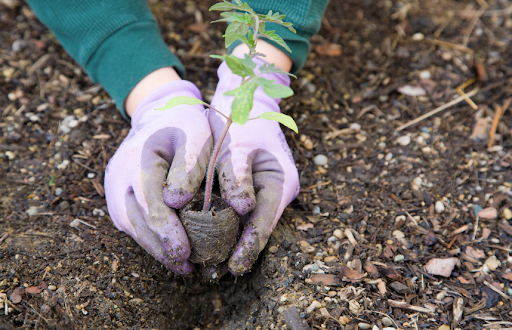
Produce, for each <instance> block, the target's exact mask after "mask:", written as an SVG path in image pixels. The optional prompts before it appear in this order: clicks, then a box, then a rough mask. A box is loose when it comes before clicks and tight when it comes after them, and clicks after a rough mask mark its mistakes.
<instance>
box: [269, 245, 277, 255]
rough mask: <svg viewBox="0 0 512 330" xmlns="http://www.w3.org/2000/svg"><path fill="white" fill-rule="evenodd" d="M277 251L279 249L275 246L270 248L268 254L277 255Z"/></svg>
mask: <svg viewBox="0 0 512 330" xmlns="http://www.w3.org/2000/svg"><path fill="white" fill-rule="evenodd" d="M278 250H279V248H278V247H277V246H271V247H270V248H269V249H268V252H270V253H277V251H278Z"/></svg>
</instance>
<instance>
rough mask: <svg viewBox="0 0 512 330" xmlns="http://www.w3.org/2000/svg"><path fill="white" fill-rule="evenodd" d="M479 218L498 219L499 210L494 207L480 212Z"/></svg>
mask: <svg viewBox="0 0 512 330" xmlns="http://www.w3.org/2000/svg"><path fill="white" fill-rule="evenodd" d="M478 216H479V217H480V218H482V219H488V220H492V219H496V218H497V217H498V210H496V209H495V208H494V207H486V208H485V209H483V210H482V211H480V212H478Z"/></svg>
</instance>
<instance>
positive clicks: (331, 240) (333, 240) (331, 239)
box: [327, 236, 337, 243]
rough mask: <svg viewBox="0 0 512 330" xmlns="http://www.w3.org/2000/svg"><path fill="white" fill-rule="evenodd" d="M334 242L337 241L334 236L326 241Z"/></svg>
mask: <svg viewBox="0 0 512 330" xmlns="http://www.w3.org/2000/svg"><path fill="white" fill-rule="evenodd" d="M336 240H337V238H336V236H331V237H329V238H328V239H327V242H331V243H334V242H336Z"/></svg>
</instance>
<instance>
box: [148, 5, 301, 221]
mask: <svg viewBox="0 0 512 330" xmlns="http://www.w3.org/2000/svg"><path fill="white" fill-rule="evenodd" d="M212 10H219V11H221V13H220V16H222V17H223V18H221V19H219V20H217V21H214V22H212V23H215V22H228V23H230V24H229V25H228V27H227V29H226V32H225V34H224V36H223V37H224V38H225V44H226V47H229V46H230V45H231V44H232V43H233V42H235V41H236V40H240V41H241V42H243V43H244V44H246V45H247V46H248V47H249V54H245V55H244V58H239V57H237V56H235V55H222V56H220V55H210V57H213V58H218V59H222V60H224V61H225V62H226V64H227V65H228V66H229V68H230V69H231V71H232V72H233V73H234V74H236V75H238V76H240V77H242V80H241V83H240V87H238V88H235V89H233V90H230V91H227V92H226V93H224V95H226V96H234V97H235V98H234V100H233V104H232V105H231V114H230V115H229V116H225V115H224V114H223V113H222V112H220V111H219V110H217V109H215V108H213V107H212V106H211V105H210V104H208V103H206V102H203V101H200V100H198V99H196V98H193V97H187V96H178V97H175V98H173V99H171V100H170V101H169V102H167V103H166V104H165V106H163V107H162V108H159V109H157V110H167V109H170V108H172V107H174V106H177V105H181V104H188V105H196V104H203V105H205V106H206V107H208V108H210V109H212V110H214V111H216V112H217V113H219V114H220V115H221V116H223V117H224V118H226V124H225V126H224V129H223V130H222V133H221V135H220V137H219V140H218V141H217V143H216V145H215V147H214V149H213V152H212V155H211V158H210V162H209V164H208V170H207V172H206V187H205V194H204V203H203V212H207V211H209V210H210V201H211V193H212V186H213V175H214V171H215V162H216V160H217V156H218V154H219V151H220V148H221V146H222V143H223V142H224V138H225V137H226V134H227V133H228V130H229V128H230V127H231V124H232V123H236V124H238V125H243V124H245V123H246V122H247V121H250V120H256V119H259V118H263V119H267V120H273V121H278V122H280V123H281V124H283V125H284V126H286V127H288V128H290V129H292V130H293V131H295V132H296V133H298V129H297V125H296V124H295V121H294V120H293V119H292V118H291V117H290V116H287V115H285V114H282V113H278V112H272V111H271V112H265V113H263V114H261V115H259V116H257V117H254V118H249V114H250V112H251V109H252V105H253V96H254V92H255V91H256V88H257V87H259V86H261V87H262V89H263V91H264V92H265V93H266V94H267V95H268V96H270V97H272V98H286V97H290V96H292V95H293V90H292V89H291V88H289V87H287V86H283V85H279V84H275V83H274V80H268V79H266V78H264V77H262V76H261V74H264V73H280V74H285V75H289V76H291V77H294V78H297V77H295V75H293V74H291V73H288V72H286V71H283V70H281V69H279V68H277V67H275V65H274V64H267V63H265V64H263V65H262V66H260V68H259V72H256V63H254V62H253V61H252V59H253V58H254V57H256V56H260V57H264V56H265V55H264V54H260V53H258V52H257V51H256V44H257V42H258V39H260V38H262V39H269V40H272V41H274V42H276V43H277V44H278V45H280V46H282V47H283V48H285V49H286V50H287V51H289V52H291V50H290V48H289V47H288V46H287V45H286V43H285V42H284V40H283V38H281V37H280V36H279V35H277V34H276V33H275V31H267V30H265V23H276V24H279V25H282V26H285V27H287V28H288V29H289V30H290V31H292V32H293V33H295V29H294V28H293V27H292V23H288V22H283V19H284V18H285V17H286V15H281V14H279V13H272V11H269V12H268V14H267V15H262V14H257V13H256V12H255V11H254V10H253V9H252V8H251V7H250V6H249V5H248V4H247V3H242V2H241V1H240V0H235V3H231V2H228V1H226V0H223V2H220V3H217V4H215V5H213V6H212V7H210V11H212Z"/></svg>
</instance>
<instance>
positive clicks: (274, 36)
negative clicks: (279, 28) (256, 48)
mask: <svg viewBox="0 0 512 330" xmlns="http://www.w3.org/2000/svg"><path fill="white" fill-rule="evenodd" d="M260 35H261V36H262V37H265V38H267V39H270V40H272V41H273V42H275V43H276V44H278V45H279V46H281V47H283V48H284V49H286V50H287V51H288V52H290V53H291V52H292V50H291V49H290V47H288V45H287V44H286V42H284V40H283V38H281V37H280V36H279V35H277V34H276V31H265V32H264V33H262V34H260ZM249 41H250V40H249Z"/></svg>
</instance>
